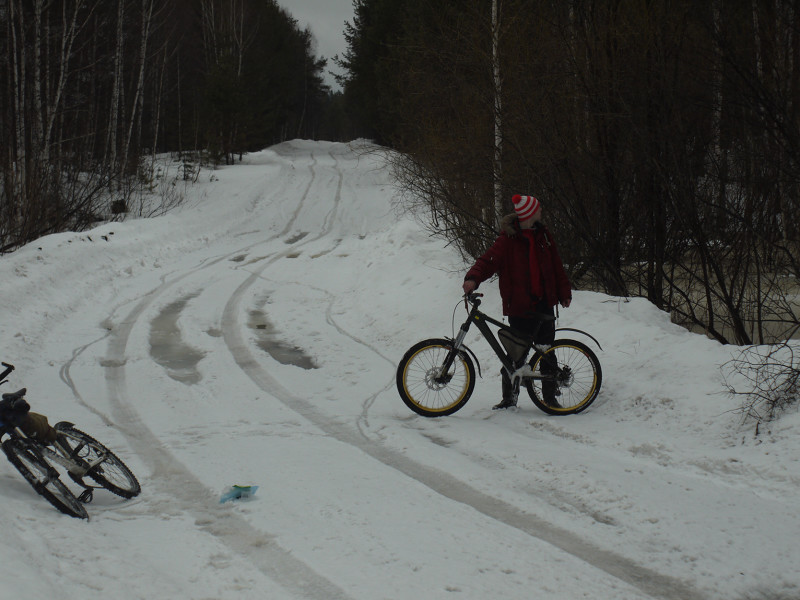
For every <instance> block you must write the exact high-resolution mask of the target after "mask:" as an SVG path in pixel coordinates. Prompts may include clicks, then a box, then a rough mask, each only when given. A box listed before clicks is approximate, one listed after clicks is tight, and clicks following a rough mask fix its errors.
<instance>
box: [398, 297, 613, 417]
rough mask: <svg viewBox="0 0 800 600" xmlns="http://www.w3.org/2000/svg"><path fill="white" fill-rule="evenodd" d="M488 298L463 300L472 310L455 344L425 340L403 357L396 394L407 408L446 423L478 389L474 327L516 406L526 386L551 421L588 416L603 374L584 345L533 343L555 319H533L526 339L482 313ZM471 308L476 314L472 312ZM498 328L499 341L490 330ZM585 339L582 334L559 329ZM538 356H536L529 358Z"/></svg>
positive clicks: (573, 342)
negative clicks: (471, 340) (470, 340)
mask: <svg viewBox="0 0 800 600" xmlns="http://www.w3.org/2000/svg"><path fill="white" fill-rule="evenodd" d="M482 296H483V294H478V293H472V294H468V295H466V296H465V297H464V301H465V306H466V307H467V310H468V315H467V319H466V321H464V323H463V324H462V325H461V328H460V330H459V332H458V335H457V336H456V337H455V338H454V339H453V338H432V339H428V340H423V341H421V342H419V343H417V344H415V345H414V346H412V347H411V348H409V349H408V351H407V352H406V353H405V355H404V356H403V358H402V360H401V361H400V364H399V365H398V367H397V390H398V392H399V393H400V397H401V398H402V399H403V402H404V403H405V404H406V406H408V407H409V408H410V409H411V410H413V411H414V412H415V413H417V414H419V415H422V416H423V417H444V416H447V415H451V414H453V413H454V412H456V411H457V410H459V409H461V408H462V407H463V406H464V405H465V404H466V403H467V400H469V398H470V396H472V392H473V391H474V389H475V364H477V365H478V374H479V375H480V376H482V374H481V366H480V362H479V361H478V358H477V356H475V353H474V352H472V350H470V349H469V348H468V347H467V346H466V345H465V344H464V339H465V338H466V335H467V332H468V331H469V329H470V326H472V325H475V326H476V327H477V328H478V330H479V331H480V332H481V334H483V337H484V338H485V339H486V341H487V342H488V343H489V346H490V347H491V348H492V350H494V352H495V354H496V355H497V357H498V358H499V359H500V363H501V364H502V368H503V370H504V371H505V374H506V375H507V376H508V378H509V380H510V382H511V393H512V394H513V400H514V401H515V402H516V400H517V397H518V396H519V392H520V389H521V387H522V386H524V387H525V389H526V390H527V391H528V395H529V396H530V398H531V400H533V403H534V404H535V405H536V406H537V408H539V409H540V410H542V411H544V412H545V413H547V414H550V415H570V414H575V413H579V412H582V411H584V410H586V409H587V408H588V407H589V405H591V404H592V402H594V400H595V398H597V394H598V393H599V392H600V385H601V384H602V381H603V374H602V370H601V368H600V361H599V360H598V358H597V356H596V355H595V354H594V352H592V350H591V349H590V348H589V347H588V346H587V345H586V344H584V343H583V342H580V341H577V340H572V339H556V340H555V341H554V342H553V343H552V344H549V345H542V344H536V343H534V338H535V336H536V333H537V332H538V330H539V328H540V327H541V326H542V324H543V323H544V322H546V321H554V320H555V317H554V316H552V315H545V314H537V315H534V316H535V317H536V318H537V320H538V324H537V326H536V328H535V331H534V332H533V334H532V335H530V336H529V335H525V334H522V333H521V332H519V331H517V330H515V329H513V328H511V327H510V326H508V325H506V324H504V323H502V322H500V321H498V320H496V319H493V318H492V317H490V316H488V315H486V314H485V313H483V312H481V310H480V305H481V300H480V299H481V297H482ZM470 305H471V308H470V307H469V306H470ZM490 325H493V326H495V327H497V328H498V330H497V337H495V334H494V332H493V330H492V328H491V327H490ZM559 331H572V332H577V333H580V334H583V335H585V336H587V337H588V338H590V339H591V340H592V341H594V343H595V344H597V346H598V348H600V349H601V350H602V347H600V343H599V342H598V341H597V340H596V339H594V338H593V337H592V336H591V335H590V334H588V333H587V332H585V331H582V330H580V329H572V328H566V327H565V328H559V329H556V332H559ZM531 350H533V355H532V356H531V358H530V359H528V355H529V354H530V352H531Z"/></svg>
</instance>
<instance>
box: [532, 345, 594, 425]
mask: <svg viewBox="0 0 800 600" xmlns="http://www.w3.org/2000/svg"><path fill="white" fill-rule="evenodd" d="M553 362H555V363H557V368H556V371H555V373H554V374H550V369H552V364H553ZM529 364H530V366H531V368H532V369H533V371H534V372H535V373H537V374H538V373H541V374H543V375H545V376H547V375H548V374H549V375H550V376H549V377H548V379H549V382H548V381H546V380H539V379H534V380H530V379H529V380H526V381H525V387H526V388H527V389H528V395H529V396H530V397H531V400H533V403H534V404H535V405H536V406H537V407H538V408H539V409H540V410H542V411H544V412H546V413H547V414H549V415H572V414H576V413H579V412H581V411H584V410H586V409H587V408H589V405H591V403H592V402H594V400H595V398H597V394H598V393H599V392H600V386H601V384H602V383H603V371H602V370H601V368H600V361H599V360H598V358H597V356H596V355H595V353H594V352H592V351H591V349H590V348H589V347H588V346H587V345H586V344H584V343H582V342H578V341H576V340H556V341H555V342H553V345H552V346H550V348H549V349H548V350H547V351H545V352H540V351H538V350H537V351H536V353H535V354H534V355H533V358H531V360H530V361H529ZM548 385H549V386H552V387H551V389H553V388H555V390H556V392H555V394H556V395H555V398H554V400H555V402H552V401H551V402H550V403H548V402H546V401H545V400H546V399H547V398H546V396H551V395H552V394H545V393H544V392H543V386H545V387H546V386H548Z"/></svg>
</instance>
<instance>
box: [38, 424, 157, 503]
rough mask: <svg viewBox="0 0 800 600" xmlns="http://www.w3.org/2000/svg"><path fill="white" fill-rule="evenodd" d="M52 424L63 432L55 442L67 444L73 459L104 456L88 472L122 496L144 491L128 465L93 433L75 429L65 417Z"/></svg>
mask: <svg viewBox="0 0 800 600" xmlns="http://www.w3.org/2000/svg"><path fill="white" fill-rule="evenodd" d="M53 428H54V429H55V430H56V431H58V432H59V434H60V435H59V436H58V440H57V442H56V443H57V444H59V445H62V446H66V447H65V448H64V450H65V451H66V452H67V454H69V456H70V457H71V458H72V459H73V460H80V461H85V462H87V463H89V464H92V463H94V462H96V461H97V460H98V459H100V458H102V459H103V460H102V462H101V463H100V464H98V465H97V466H96V467H93V468H91V469H89V470H88V471H87V472H86V476H88V477H90V478H91V479H93V480H94V481H96V482H97V483H98V484H99V485H101V486H102V487H104V488H106V489H107V490H108V491H109V492H112V493H114V494H116V495H117V496H122V497H123V498H133V497H134V496H138V495H139V493H140V492H141V491H142V488H141V486H140V485H139V481H138V480H137V479H136V476H135V475H134V474H133V472H132V471H131V470H130V469H129V468H128V466H127V465H126V464H125V463H124V462H122V461H121V460H120V459H119V458H118V457H117V455H116V454H114V453H113V452H111V450H109V449H108V448H106V447H105V446H104V445H103V444H101V443H100V442H98V441H97V440H96V439H94V438H93V437H92V436H90V435H88V434H86V433H84V432H82V431H80V430H79V429H75V427H74V426H73V425H72V423H67V422H66V421H62V422H60V423H56V424H55V425H54V426H53Z"/></svg>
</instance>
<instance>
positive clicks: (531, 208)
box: [511, 194, 542, 221]
mask: <svg viewBox="0 0 800 600" xmlns="http://www.w3.org/2000/svg"><path fill="white" fill-rule="evenodd" d="M511 201H512V202H513V203H514V212H516V213H517V217H518V218H519V220H520V221H527V220H528V219H530V218H531V217H532V216H533V215H535V214H536V211H538V210H539V209H540V208H541V206H542V205H541V204H540V203H539V201H538V200H537V199H536V198H535V197H534V196H520V195H519V194H516V195H515V196H512V198H511Z"/></svg>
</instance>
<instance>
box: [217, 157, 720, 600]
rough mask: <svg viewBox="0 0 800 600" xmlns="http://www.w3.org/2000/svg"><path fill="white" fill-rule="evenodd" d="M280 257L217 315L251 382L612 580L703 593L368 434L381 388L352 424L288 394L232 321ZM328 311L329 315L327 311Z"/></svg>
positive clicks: (681, 599) (695, 599)
mask: <svg viewBox="0 0 800 600" xmlns="http://www.w3.org/2000/svg"><path fill="white" fill-rule="evenodd" d="M332 158H333V159H334V161H336V159H335V157H333V156H332ZM337 163H338V161H337ZM341 177H342V174H341V172H340V179H339V186H338V189H337V197H336V200H335V205H334V208H333V209H332V211H335V210H336V209H337V207H338V204H339V202H340V193H341ZM329 214H330V213H329ZM331 221H332V219H331ZM331 221H329V220H328V219H327V218H326V220H325V222H324V223H323V229H322V231H321V232H320V233H319V234H318V235H316V236H315V237H313V238H310V239H306V240H304V241H303V243H302V244H298V245H304V244H307V243H310V242H312V241H317V240H319V239H321V238H322V237H324V236H325V235H327V234H329V233H330V222H331ZM281 258H283V253H281V254H280V255H276V256H274V257H273V258H271V259H270V260H269V261H266V262H265V263H264V264H263V265H261V266H260V267H259V268H258V269H256V270H254V271H252V272H251V274H250V276H249V277H248V278H247V279H246V280H245V281H243V282H242V283H241V284H240V285H239V287H238V288H236V290H235V291H234V292H233V294H231V296H230V298H229V300H228V302H227V304H226V305H225V308H224V310H223V315H222V331H223V339H224V341H225V344H226V346H227V347H228V350H229V351H230V353H231V356H232V357H233V359H234V361H235V362H236V364H237V365H238V366H239V368H240V369H241V370H242V371H243V372H244V373H245V374H246V375H247V376H248V377H249V378H250V379H251V380H252V381H253V383H255V384H256V386H258V387H259V388H260V389H261V390H263V391H264V392H265V393H267V394H269V395H270V396H272V397H274V398H275V399H277V400H278V401H280V402H281V403H282V404H283V405H284V406H286V407H287V408H289V409H290V410H292V411H294V412H296V413H297V414H299V415H300V416H301V417H303V418H305V419H307V420H308V421H310V422H311V423H312V424H314V425H315V426H316V427H317V428H318V429H320V430H321V431H322V432H323V433H325V434H326V435H328V436H330V437H331V438H333V439H335V440H337V441H339V442H342V443H344V444H348V445H350V446H353V447H355V448H357V449H358V450H361V451H362V452H363V453H365V454H367V455H368V456H370V457H372V458H373V459H375V460H377V461H379V462H381V463H383V464H384V465H385V466H387V467H389V468H392V469H395V470H397V471H399V472H401V473H403V474H404V475H406V476H407V477H410V478H412V479H414V480H415V481H417V482H419V483H421V484H423V485H425V486H427V487H428V488H430V489H431V490H433V491H434V492H436V493H438V494H440V495H442V496H444V497H446V498H448V499H450V500H452V501H454V502H458V503H461V504H465V505H467V506H470V507H471V508H473V509H475V510H476V511H478V512H480V513H482V514H484V515H485V516H487V517H489V518H491V519H494V520H495V521H498V522H500V523H503V524H505V525H509V526H511V527H514V528H515V529H517V530H519V531H521V532H523V533H526V534H528V535H530V536H532V537H535V538H538V539H540V540H542V541H544V542H547V543H548V544H551V545H552V546H555V547H557V548H559V549H561V550H563V551H565V552H567V553H569V554H571V555H573V556H575V557H577V558H579V559H580V560H582V561H583V562H585V563H587V564H589V565H592V566H594V567H595V568H597V569H599V570H601V571H603V572H605V573H607V574H609V575H611V576H613V577H615V578H616V579H618V580H620V581H622V582H624V583H627V584H630V585H632V586H634V587H636V588H637V589H639V590H640V591H642V592H644V593H645V594H647V595H649V596H651V597H653V598H663V599H665V600H701V599H703V598H705V596H704V595H703V594H701V593H700V592H699V591H698V590H696V589H694V588H693V587H692V586H691V585H689V584H688V583H686V582H684V581H682V580H680V579H678V578H675V577H671V576H669V575H663V574H661V573H658V572H656V571H653V570H651V569H648V568H647V567H643V566H641V565H639V564H637V563H635V562H633V561H631V560H630V559H628V558H625V557H624V556H623V555H621V554H618V553H616V552H613V551H611V550H607V549H604V548H601V547H600V546H596V545H594V544H592V543H591V542H588V541H586V540H585V539H583V538H581V537H579V536H578V535H576V534H574V533H572V532H570V531H568V530H566V529H563V528H560V527H558V526H555V525H552V524H551V523H549V522H548V521H545V520H544V519H542V518H540V517H537V516H536V515H533V514H531V513H526V512H524V511H522V510H521V509H519V508H517V507H515V506H513V505H511V504H509V503H507V502H505V501H503V500H500V499H498V498H495V497H493V496H490V495H489V494H486V493H484V492H481V491H480V490H478V489H476V488H473V487H472V486H470V485H468V484H466V483H464V482H463V481H461V480H459V479H457V478H455V477H453V476H452V475H450V474H449V473H445V472H442V471H440V470H437V469H434V468H431V467H428V466H425V465H423V464H421V463H418V462H416V461H414V460H412V459H410V458H408V457H406V456H404V455H403V454H400V453H398V452H396V451H393V450H391V449H389V448H386V447H385V446H382V445H381V444H380V443H379V442H377V441H375V440H373V439H371V438H369V437H368V436H367V435H366V433H365V432H364V430H363V428H362V427H361V426H360V423H362V422H364V419H365V418H366V415H365V413H366V412H368V408H369V405H370V399H371V400H372V401H374V399H375V398H376V397H377V396H378V395H380V393H381V392H377V393H376V394H375V395H374V396H372V397H370V398H368V399H367V400H365V402H364V411H363V412H362V415H361V417H359V423H357V424H356V426H355V427H353V426H351V425H349V424H348V423H343V422H341V421H337V420H336V419H332V418H331V416H330V415H329V414H325V413H324V412H322V411H320V410H319V409H317V407H316V406H314V405H313V404H312V403H311V402H310V401H308V400H307V399H305V398H301V397H299V396H296V395H294V394H293V393H292V392H291V391H290V390H288V389H287V388H286V387H285V386H284V385H283V384H281V383H280V382H279V381H278V380H277V379H275V377H273V376H272V374H271V373H270V372H269V371H268V370H267V368H265V367H264V366H263V365H262V364H261V363H260V362H259V360H258V359H257V358H256V356H255V355H254V354H253V352H252V351H251V348H250V346H249V344H248V343H247V342H246V340H244V338H243V336H242V333H241V332H242V331H243V327H242V326H241V324H240V323H239V321H238V315H239V314H240V309H239V306H240V304H241V300H242V298H243V297H244V295H245V293H246V292H247V291H248V289H249V288H250V287H251V286H252V285H253V284H254V283H255V282H256V281H258V280H259V279H261V278H263V277H264V272H265V271H266V270H267V269H268V268H269V267H270V266H271V265H273V264H275V262H277V261H278V260H280V259H281ZM328 316H329V317H330V315H328ZM329 323H331V325H332V326H334V327H335V328H337V329H339V328H338V326H337V325H336V324H335V322H332V321H331V320H329ZM339 330H340V329H339ZM340 333H342V334H343V335H345V336H347V337H350V338H351V339H353V340H354V341H356V342H359V341H358V340H357V338H356V337H354V336H352V335H350V334H348V333H347V332H345V331H344V330H340ZM359 343H361V342H359ZM365 345H366V344H365ZM367 347H369V346H367ZM390 385H391V384H389V386H390ZM389 386H387V387H389ZM384 389H386V387H385V388H384Z"/></svg>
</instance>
